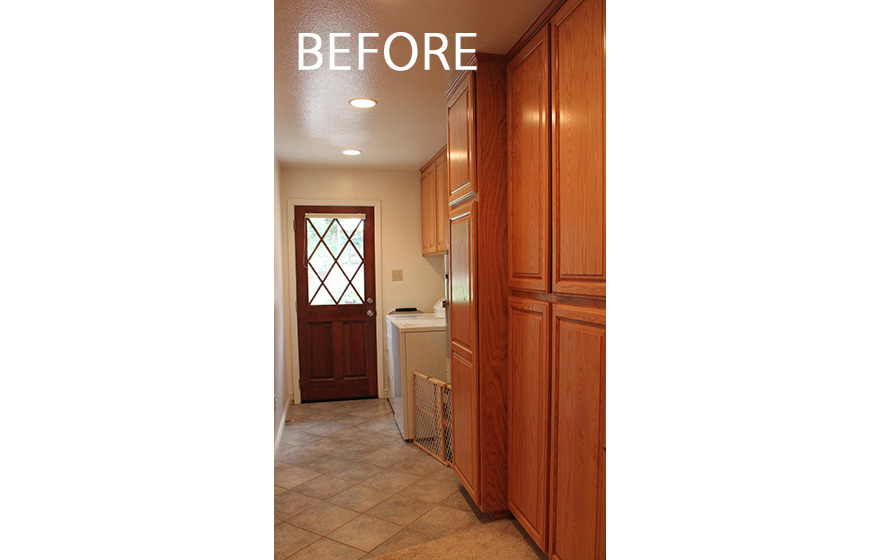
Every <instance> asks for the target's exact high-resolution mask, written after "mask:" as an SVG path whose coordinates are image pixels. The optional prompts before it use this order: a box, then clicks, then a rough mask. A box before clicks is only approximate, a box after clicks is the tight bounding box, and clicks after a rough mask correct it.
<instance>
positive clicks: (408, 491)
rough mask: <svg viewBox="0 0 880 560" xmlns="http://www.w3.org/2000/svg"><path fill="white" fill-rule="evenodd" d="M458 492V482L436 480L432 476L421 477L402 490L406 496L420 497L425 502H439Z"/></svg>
mask: <svg viewBox="0 0 880 560" xmlns="http://www.w3.org/2000/svg"><path fill="white" fill-rule="evenodd" d="M457 492H458V484H454V483H452V482H446V481H443V480H436V479H435V478H432V477H427V478H421V479H420V480H419V481H418V482H416V483H415V484H412V485H410V486H407V487H406V488H404V489H403V490H401V491H400V493H401V494H403V495H404V496H411V497H413V498H418V499H419V500H422V501H424V502H431V503H435V504H438V503H440V502H442V501H443V500H445V499H446V498H448V497H449V496H451V495H452V494H453V493H457Z"/></svg>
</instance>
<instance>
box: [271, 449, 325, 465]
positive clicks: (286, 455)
mask: <svg viewBox="0 0 880 560" xmlns="http://www.w3.org/2000/svg"><path fill="white" fill-rule="evenodd" d="M314 458H315V453H314V451H312V450H310V449H304V448H303V446H302V445H294V446H291V447H287V448H284V449H279V450H278V453H276V454H275V464H276V465H277V464H278V463H286V464H288V465H296V466H298V467H303V466H305V463H308V462H309V461H312V460H313V459H314Z"/></svg>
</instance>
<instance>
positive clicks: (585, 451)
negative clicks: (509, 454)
mask: <svg viewBox="0 0 880 560" xmlns="http://www.w3.org/2000/svg"><path fill="white" fill-rule="evenodd" d="M552 330H553V333H552V338H553V360H552V361H553V366H552V367H553V376H552V381H551V386H552V388H553V389H552V392H553V394H552V397H551V398H552V402H553V406H552V412H551V430H550V432H551V453H550V457H551V466H550V473H551V475H550V480H551V482H550V486H551V488H550V504H551V505H550V549H549V551H548V555H549V556H550V558H551V559H559V560H576V559H581V558H601V557H603V556H604V551H603V550H600V546H599V544H600V535H601V534H602V533H603V532H604V513H603V512H604V509H605V507H604V503H603V500H602V496H601V493H602V491H603V489H604V486H605V485H604V474H605V473H604V463H605V451H604V439H605V422H604V418H605V410H604V404H605V310H602V309H589V308H586V307H575V306H571V305H554V306H553V329H552Z"/></svg>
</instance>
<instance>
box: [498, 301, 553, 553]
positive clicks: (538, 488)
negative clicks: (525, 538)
mask: <svg viewBox="0 0 880 560" xmlns="http://www.w3.org/2000/svg"><path fill="white" fill-rule="evenodd" d="M508 321H509V324H510V373H509V376H510V377H509V379H508V383H509V392H508V395H509V400H508V412H509V415H508V430H509V433H510V438H509V441H508V450H509V456H508V470H507V481H508V492H507V500H508V505H509V507H510V511H511V512H513V514H514V516H516V518H517V519H518V520H519V522H520V524H521V525H522V526H523V528H524V529H525V530H526V532H528V533H529V535H530V536H531V537H532V539H533V540H534V541H535V543H536V544H537V545H538V546H539V547H540V548H541V550H543V551H545V552H546V550H547V500H548V494H549V482H548V474H549V473H548V470H549V462H550V441H549V440H550V355H549V354H550V304H549V303H547V302H543V301H534V300H528V299H522V298H515V297H511V298H510V314H509V316H508Z"/></svg>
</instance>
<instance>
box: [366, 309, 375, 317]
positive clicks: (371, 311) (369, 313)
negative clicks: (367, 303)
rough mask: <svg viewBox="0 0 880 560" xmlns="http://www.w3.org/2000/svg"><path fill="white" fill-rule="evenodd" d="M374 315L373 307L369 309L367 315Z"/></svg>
mask: <svg viewBox="0 0 880 560" xmlns="http://www.w3.org/2000/svg"><path fill="white" fill-rule="evenodd" d="M373 315H374V313H373V310H372V309H367V317H372V316H373Z"/></svg>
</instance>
